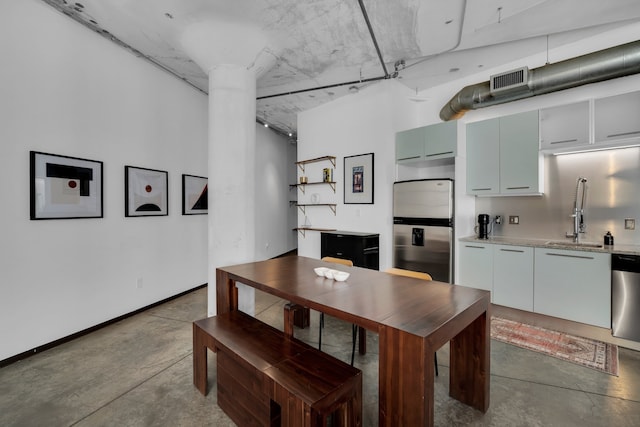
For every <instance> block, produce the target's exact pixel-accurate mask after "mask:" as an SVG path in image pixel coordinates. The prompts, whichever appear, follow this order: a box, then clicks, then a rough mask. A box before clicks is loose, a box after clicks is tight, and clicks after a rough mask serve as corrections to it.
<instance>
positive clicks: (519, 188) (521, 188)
mask: <svg viewBox="0 0 640 427" xmlns="http://www.w3.org/2000/svg"><path fill="white" fill-rule="evenodd" d="M528 188H531V186H529V185H527V186H526V187H507V190H526V189H528Z"/></svg>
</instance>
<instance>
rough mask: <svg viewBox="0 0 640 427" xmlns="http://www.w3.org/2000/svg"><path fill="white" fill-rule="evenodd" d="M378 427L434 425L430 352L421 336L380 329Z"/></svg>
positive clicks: (388, 328) (432, 374)
mask: <svg viewBox="0 0 640 427" xmlns="http://www.w3.org/2000/svg"><path fill="white" fill-rule="evenodd" d="M379 335H380V340H379V343H380V344H379V347H380V360H379V368H378V369H379V374H378V383H379V393H380V396H379V422H378V425H379V426H381V427H382V426H387V427H392V426H394V427H396V426H433V411H434V404H433V381H434V370H433V363H434V362H433V355H434V351H435V349H434V348H432V347H427V340H425V339H424V338H422V337H419V336H416V335H413V334H410V333H406V332H402V331H399V330H397V329H394V328H390V327H382V328H380V330H379Z"/></svg>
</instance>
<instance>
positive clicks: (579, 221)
mask: <svg viewBox="0 0 640 427" xmlns="http://www.w3.org/2000/svg"><path fill="white" fill-rule="evenodd" d="M586 184H587V179H586V178H583V177H578V182H577V183H576V193H575V196H574V199H573V213H572V214H571V217H572V218H573V233H568V232H567V234H566V236H567V237H571V238H572V239H573V241H574V243H579V241H580V233H583V234H584V232H585V231H586V229H587V226H586V225H585V223H584V201H585V197H586V195H587V185H586ZM581 188H582V196H581V199H580V205H578V193H579V192H580V189H581Z"/></svg>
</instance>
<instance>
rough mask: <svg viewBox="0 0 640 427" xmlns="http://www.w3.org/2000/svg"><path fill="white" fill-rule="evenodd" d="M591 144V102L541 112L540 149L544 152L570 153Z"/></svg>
mask: <svg viewBox="0 0 640 427" xmlns="http://www.w3.org/2000/svg"><path fill="white" fill-rule="evenodd" d="M590 143H591V141H590V138H589V101H581V102H576V103H574V104H567V105H559V106H557V107H551V108H543V109H541V110H540V149H541V150H543V151H544V152H549V153H553V152H558V151H563V150H566V151H570V150H573V149H577V148H579V147H588V146H589V144H590Z"/></svg>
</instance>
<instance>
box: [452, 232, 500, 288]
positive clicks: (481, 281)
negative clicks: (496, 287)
mask: <svg viewBox="0 0 640 427" xmlns="http://www.w3.org/2000/svg"><path fill="white" fill-rule="evenodd" d="M493 246H494V245H492V244H487V243H475V242H460V245H459V250H460V253H459V255H458V260H459V262H460V268H459V271H458V272H459V277H458V280H456V284H458V285H461V286H468V287H470V288H477V289H484V290H487V291H493ZM491 298H492V299H493V292H491Z"/></svg>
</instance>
